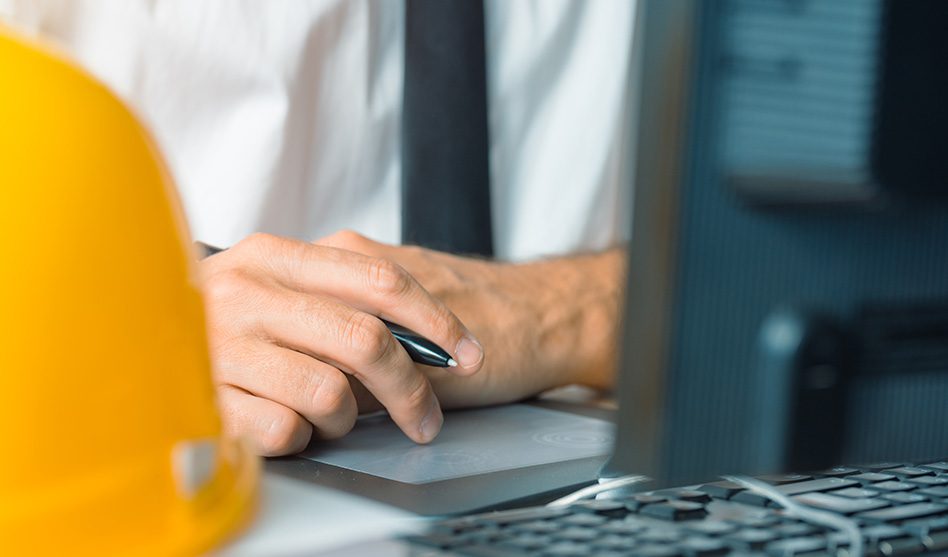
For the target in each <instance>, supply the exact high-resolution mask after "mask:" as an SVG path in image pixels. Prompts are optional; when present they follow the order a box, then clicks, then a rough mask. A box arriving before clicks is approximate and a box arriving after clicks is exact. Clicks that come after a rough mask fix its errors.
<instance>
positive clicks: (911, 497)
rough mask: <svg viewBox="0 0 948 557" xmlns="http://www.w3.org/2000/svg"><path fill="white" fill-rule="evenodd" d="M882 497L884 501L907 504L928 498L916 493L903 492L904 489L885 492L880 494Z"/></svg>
mask: <svg viewBox="0 0 948 557" xmlns="http://www.w3.org/2000/svg"><path fill="white" fill-rule="evenodd" d="M882 499H885V500H886V501H892V502H893V503H895V504H897V505H908V504H910V503H924V502H925V501H927V500H928V499H926V498H925V496H924V495H919V494H918V493H905V492H904V491H898V492H895V493H886V494H885V495H883V496H882Z"/></svg>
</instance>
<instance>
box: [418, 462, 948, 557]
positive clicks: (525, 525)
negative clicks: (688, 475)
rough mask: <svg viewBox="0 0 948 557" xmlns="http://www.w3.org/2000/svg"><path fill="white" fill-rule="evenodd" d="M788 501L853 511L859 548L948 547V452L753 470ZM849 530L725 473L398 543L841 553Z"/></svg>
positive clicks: (657, 554) (653, 556)
mask: <svg viewBox="0 0 948 557" xmlns="http://www.w3.org/2000/svg"><path fill="white" fill-rule="evenodd" d="M757 479H758V480H761V481H763V482H766V483H767V484H770V485H772V486H774V487H775V489H776V490H777V491H779V492H780V493H782V494H784V495H786V496H787V497H789V498H790V499H791V500H792V501H794V502H796V503H800V504H802V505H804V506H806V507H809V508H814V509H819V510H822V511H829V512H831V513H834V514H836V515H842V516H845V517H847V518H849V519H851V520H852V521H853V522H854V523H855V524H856V525H858V527H859V531H860V533H861V535H862V538H863V540H864V544H865V545H864V551H865V554H866V555H882V556H889V555H914V554H927V555H948V459H946V461H941V462H931V463H926V464H918V465H908V464H905V463H880V464H873V465H864V466H853V467H838V468H833V469H830V470H825V471H822V472H819V473H812V474H781V475H769V476H758V477H757ZM852 539H853V537H852V536H850V535H847V534H846V533H844V532H840V531H837V530H833V529H828V528H826V527H823V526H819V525H816V524H813V523H812V522H805V521H802V520H799V519H798V518H795V517H794V516H791V515H790V513H788V512H786V511H785V510H784V509H781V508H779V506H778V505H777V504H775V503H774V502H772V500H771V499H770V498H767V497H765V496H762V495H759V494H758V493H757V492H756V491H753V490H750V489H745V488H744V487H742V486H741V485H740V484H737V483H733V482H730V481H716V482H710V483H706V484H701V485H694V486H688V487H686V488H675V489H660V490H655V491H648V492H641V493H634V494H629V495H624V496H622V497H616V498H608V499H603V498H599V499H592V500H585V501H580V502H576V503H573V504H572V505H570V506H568V507H527V508H521V509H514V510H506V511H498V512H492V513H484V514H476V515H470V516H462V517H457V518H449V519H445V520H441V521H438V522H436V523H434V525H433V527H432V528H431V529H430V530H429V531H428V532H427V533H425V534H423V535H414V536H407V537H405V538H404V540H403V541H404V542H407V543H408V544H410V545H411V547H412V554H413V555H419V556H422V555H424V556H427V555H431V556H447V555H451V556H468V557H523V556H549V557H570V556H577V557H578V556H583V557H587V556H588V557H619V556H642V557H690V556H696V557H697V556H711V555H743V556H751V555H757V556H764V555H767V556H778V557H779V556H788V557H789V556H802V555H805V556H818V555H819V556H825V555H831V556H843V555H846V556H849V555H851V552H850V551H849V543H850V540H852Z"/></svg>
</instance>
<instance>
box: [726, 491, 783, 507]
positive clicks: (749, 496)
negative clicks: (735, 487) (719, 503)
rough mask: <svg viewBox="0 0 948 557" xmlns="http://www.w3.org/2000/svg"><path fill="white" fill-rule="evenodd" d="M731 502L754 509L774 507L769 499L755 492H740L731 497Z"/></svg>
mask: <svg viewBox="0 0 948 557" xmlns="http://www.w3.org/2000/svg"><path fill="white" fill-rule="evenodd" d="M731 501H734V502H736V503H744V504H745V505H753V506H755V507H774V506H776V505H775V504H774V503H772V502H771V501H770V499H769V498H768V497H766V496H764V495H761V494H760V493H757V492H755V491H742V492H740V493H738V494H736V495H735V496H734V497H731Z"/></svg>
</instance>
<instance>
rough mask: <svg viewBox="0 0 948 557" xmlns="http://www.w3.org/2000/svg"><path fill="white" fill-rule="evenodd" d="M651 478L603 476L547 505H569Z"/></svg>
mask: <svg viewBox="0 0 948 557" xmlns="http://www.w3.org/2000/svg"><path fill="white" fill-rule="evenodd" d="M650 479H651V478H649V477H647V476H639V475H631V476H619V477H617V478H601V479H600V480H599V483H598V484H593V485H589V486H586V487H584V488H582V489H579V490H576V491H574V492H572V493H570V494H569V495H564V496H563V497H560V498H559V499H556V500H555V501H550V502H549V503H547V504H546V506H547V507H568V506H570V505H572V504H573V503H575V502H576V501H581V500H583V499H588V498H590V497H595V496H596V495H599V494H600V493H605V492H607V491H612V490H613V489H619V488H620V487H626V486H630V485H634V484H637V483H642V482H645V481H648V480H650Z"/></svg>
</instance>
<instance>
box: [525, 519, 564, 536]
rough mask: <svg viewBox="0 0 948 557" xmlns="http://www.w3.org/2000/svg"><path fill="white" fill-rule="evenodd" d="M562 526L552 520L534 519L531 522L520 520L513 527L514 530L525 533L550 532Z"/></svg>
mask: <svg viewBox="0 0 948 557" xmlns="http://www.w3.org/2000/svg"><path fill="white" fill-rule="evenodd" d="M561 528H562V527H561V526H560V525H559V524H557V523H556V522H554V521H552V520H534V521H531V522H521V523H519V524H517V525H515V526H514V527H513V529H514V531H516V532H523V533H526V534H551V533H553V532H556V531H558V530H560V529H561Z"/></svg>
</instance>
